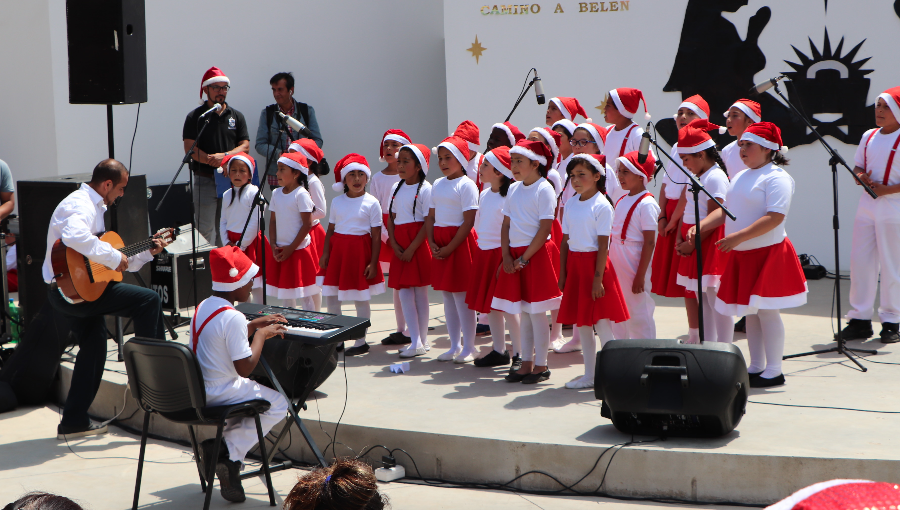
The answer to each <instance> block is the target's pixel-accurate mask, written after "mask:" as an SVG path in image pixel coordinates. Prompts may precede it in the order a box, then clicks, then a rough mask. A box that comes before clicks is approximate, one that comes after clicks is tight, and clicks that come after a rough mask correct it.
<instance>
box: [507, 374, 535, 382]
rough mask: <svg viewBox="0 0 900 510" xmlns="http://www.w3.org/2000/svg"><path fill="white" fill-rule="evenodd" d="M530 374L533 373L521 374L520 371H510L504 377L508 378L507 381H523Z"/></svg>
mask: <svg viewBox="0 0 900 510" xmlns="http://www.w3.org/2000/svg"><path fill="white" fill-rule="evenodd" d="M529 375H531V374H520V373H518V372H510V373H509V374H507V376H506V377H504V379H506V382H522V380H523V379H525V378H526V377H528V376H529Z"/></svg>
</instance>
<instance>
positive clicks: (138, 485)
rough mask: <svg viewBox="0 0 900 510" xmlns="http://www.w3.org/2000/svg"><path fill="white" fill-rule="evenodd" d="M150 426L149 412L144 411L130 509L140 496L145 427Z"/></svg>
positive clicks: (134, 509)
mask: <svg viewBox="0 0 900 510" xmlns="http://www.w3.org/2000/svg"><path fill="white" fill-rule="evenodd" d="M149 428H150V412H149V411H144V427H143V429H141V453H140V455H138V470H137V480H135V482H134V502H133V503H132V504H131V510H137V507H138V499H139V498H140V496H141V475H143V473H144V451H146V449H147V429H149Z"/></svg>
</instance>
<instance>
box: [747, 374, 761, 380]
mask: <svg viewBox="0 0 900 510" xmlns="http://www.w3.org/2000/svg"><path fill="white" fill-rule="evenodd" d="M747 375H748V376H749V377H750V379H753V378H754V377H759V376H761V375H762V372H747Z"/></svg>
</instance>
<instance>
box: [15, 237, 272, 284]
mask: <svg viewBox="0 0 900 510" xmlns="http://www.w3.org/2000/svg"><path fill="white" fill-rule="evenodd" d="M225 233H226V234H228V242H230V243H237V242H238V239H240V237H241V233H240V232H232V231H230V230H228V231H226V232H225ZM260 240H263V242H264V243H266V253H267V254H268V253H269V252H270V251H272V250H271V248H270V247H269V239H268V238H265V237H263V235H262V232H257V234H256V239H254V240H253V242H252V243H250V244H249V245H247V248H246V249H243V250H241V251H243V252H244V255H246V256H247V258H248V259H250V262H253V263H254V264H256V265H257V266H261V265H262V264H261V263H260V260H261V257H260V256H259V242H260ZM268 277H269V275H266V279H268ZM260 287H262V272H257V273H256V276H254V277H253V288H254V289H258V288H260ZM10 292H13V291H12V290H11V291H10Z"/></svg>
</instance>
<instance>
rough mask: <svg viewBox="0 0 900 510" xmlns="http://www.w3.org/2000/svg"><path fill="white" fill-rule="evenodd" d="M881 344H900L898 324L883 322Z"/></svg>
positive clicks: (899, 326)
mask: <svg viewBox="0 0 900 510" xmlns="http://www.w3.org/2000/svg"><path fill="white" fill-rule="evenodd" d="M879 335H880V336H881V343H883V344H895V343H897V342H900V324H897V323H896V322H882V323H881V333H879Z"/></svg>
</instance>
